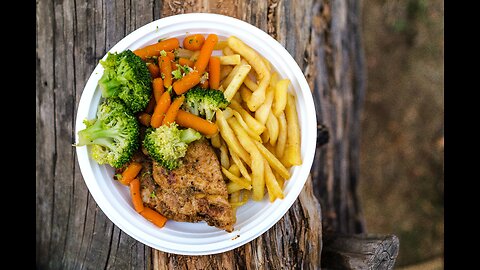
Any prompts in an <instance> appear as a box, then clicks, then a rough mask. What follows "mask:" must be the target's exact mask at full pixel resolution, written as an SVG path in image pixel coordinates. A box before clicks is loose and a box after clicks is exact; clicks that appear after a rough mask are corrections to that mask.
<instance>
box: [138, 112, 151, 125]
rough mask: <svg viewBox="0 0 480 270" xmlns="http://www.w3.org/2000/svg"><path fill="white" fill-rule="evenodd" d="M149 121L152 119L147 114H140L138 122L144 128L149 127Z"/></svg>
mask: <svg viewBox="0 0 480 270" xmlns="http://www.w3.org/2000/svg"><path fill="white" fill-rule="evenodd" d="M151 119H152V116H151V115H150V114H148V113H141V114H140V115H139V116H138V121H140V123H141V124H142V125H144V126H146V127H148V126H150V121H151Z"/></svg>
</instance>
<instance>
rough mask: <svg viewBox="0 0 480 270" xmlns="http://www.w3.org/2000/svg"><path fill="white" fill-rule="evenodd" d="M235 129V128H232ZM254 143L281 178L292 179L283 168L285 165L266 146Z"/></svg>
mask: <svg viewBox="0 0 480 270" xmlns="http://www.w3.org/2000/svg"><path fill="white" fill-rule="evenodd" d="M232 128H233V127H232ZM253 143H254V144H255V145H256V146H257V149H258V150H259V151H260V153H262V155H263V157H265V159H266V160H267V161H268V164H270V166H272V168H273V169H274V170H275V171H277V172H278V173H279V174H280V176H281V177H283V178H285V179H289V178H290V172H289V171H288V170H287V168H285V166H283V164H282V163H281V162H280V160H278V158H277V157H275V155H274V154H272V153H271V152H270V151H268V149H267V148H265V146H264V145H263V144H261V143H259V142H257V141H253Z"/></svg>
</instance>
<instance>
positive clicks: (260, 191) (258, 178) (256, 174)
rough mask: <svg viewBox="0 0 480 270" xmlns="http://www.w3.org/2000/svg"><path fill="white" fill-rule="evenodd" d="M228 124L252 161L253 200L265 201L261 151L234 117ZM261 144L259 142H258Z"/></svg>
mask: <svg viewBox="0 0 480 270" xmlns="http://www.w3.org/2000/svg"><path fill="white" fill-rule="evenodd" d="M228 124H230V126H231V127H232V129H233V131H234V132H235V135H237V137H238V139H239V141H240V143H241V144H242V146H243V147H244V148H245V150H246V151H247V152H249V153H250V156H251V159H252V163H251V164H252V165H251V166H250V168H251V169H252V193H253V194H252V199H253V200H255V201H260V200H262V199H263V196H264V193H265V175H264V164H263V157H262V154H261V153H260V151H259V149H257V147H256V146H255V141H254V140H252V139H250V137H249V136H248V134H247V132H245V130H244V129H243V128H242V126H241V125H240V124H239V123H238V121H237V119H235V118H234V117H232V118H230V119H228ZM257 143H259V142H257Z"/></svg>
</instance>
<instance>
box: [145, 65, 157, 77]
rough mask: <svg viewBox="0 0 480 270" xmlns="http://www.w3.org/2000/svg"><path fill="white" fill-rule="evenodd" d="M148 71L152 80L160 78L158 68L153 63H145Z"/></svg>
mask: <svg viewBox="0 0 480 270" xmlns="http://www.w3.org/2000/svg"><path fill="white" fill-rule="evenodd" d="M147 68H148V71H150V75H152V78H157V77H158V76H160V68H159V67H158V66H157V65H156V64H155V63H147Z"/></svg>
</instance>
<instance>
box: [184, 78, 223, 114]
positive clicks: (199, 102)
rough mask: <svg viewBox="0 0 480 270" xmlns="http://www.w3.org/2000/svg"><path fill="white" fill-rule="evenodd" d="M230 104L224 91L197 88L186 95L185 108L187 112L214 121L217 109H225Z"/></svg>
mask: <svg viewBox="0 0 480 270" xmlns="http://www.w3.org/2000/svg"><path fill="white" fill-rule="evenodd" d="M228 103H229V102H228V101H227V99H226V98H225V96H224V94H223V92H222V91H220V90H216V89H202V88H201V87H198V86H197V87H195V88H193V89H191V90H190V91H188V92H187V93H186V94H185V103H184V104H183V107H184V109H185V110H186V111H189V112H191V113H193V114H195V115H198V116H202V117H204V118H205V119H206V120H208V121H212V120H213V117H214V116H215V112H216V111H217V109H225V108H226V107H227V106H228Z"/></svg>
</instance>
